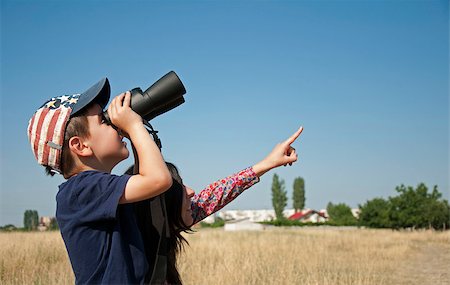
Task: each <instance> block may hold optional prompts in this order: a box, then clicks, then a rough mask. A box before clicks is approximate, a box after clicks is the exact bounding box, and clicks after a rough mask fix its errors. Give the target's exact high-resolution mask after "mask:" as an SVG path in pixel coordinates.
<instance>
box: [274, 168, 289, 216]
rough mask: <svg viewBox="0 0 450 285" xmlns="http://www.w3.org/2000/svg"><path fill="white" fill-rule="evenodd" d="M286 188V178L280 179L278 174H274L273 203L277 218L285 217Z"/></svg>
mask: <svg viewBox="0 0 450 285" xmlns="http://www.w3.org/2000/svg"><path fill="white" fill-rule="evenodd" d="M284 188H285V187H284V180H282V179H279V178H278V175H277V174H274V175H273V180H272V205H273V209H274V210H275V216H276V219H277V220H282V219H284V216H283V210H284V208H285V207H286V205H287V195H286V190H285V189H284Z"/></svg>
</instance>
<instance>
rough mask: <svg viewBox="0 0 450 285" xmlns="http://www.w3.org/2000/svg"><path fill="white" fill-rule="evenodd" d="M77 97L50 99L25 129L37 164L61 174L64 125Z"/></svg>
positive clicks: (76, 95)
mask: <svg viewBox="0 0 450 285" xmlns="http://www.w3.org/2000/svg"><path fill="white" fill-rule="evenodd" d="M79 96H80V94H74V95H70V96H67V95H64V96H60V97H55V98H52V99H50V100H49V101H48V102H46V103H45V104H44V105H42V107H41V108H39V109H38V110H37V111H36V113H35V114H34V115H33V117H31V119H30V121H29V123H28V129H27V133H28V139H29V140H30V144H31V149H32V151H33V154H34V156H35V158H36V159H37V161H38V163H39V164H41V165H44V166H50V167H51V168H52V169H54V170H56V171H58V172H61V153H62V146H63V143H64V134H65V131H66V125H67V122H68V121H69V118H70V113H71V112H72V107H73V106H74V105H75V104H76V102H77V101H78V97H79Z"/></svg>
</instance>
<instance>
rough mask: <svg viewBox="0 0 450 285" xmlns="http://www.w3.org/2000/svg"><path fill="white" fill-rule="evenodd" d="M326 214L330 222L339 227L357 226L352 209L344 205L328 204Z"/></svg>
mask: <svg viewBox="0 0 450 285" xmlns="http://www.w3.org/2000/svg"><path fill="white" fill-rule="evenodd" d="M327 212H328V216H329V219H330V222H332V223H334V224H336V225H341V226H352V225H356V224H357V220H356V218H355V217H354V216H353V214H352V209H351V208H350V207H349V206H347V205H346V204H344V203H340V204H336V205H334V204H333V203H331V202H330V203H328V205H327Z"/></svg>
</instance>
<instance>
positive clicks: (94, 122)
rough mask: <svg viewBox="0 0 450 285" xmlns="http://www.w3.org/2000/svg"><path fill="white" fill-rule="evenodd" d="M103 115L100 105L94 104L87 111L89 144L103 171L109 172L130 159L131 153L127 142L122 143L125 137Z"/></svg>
mask: <svg viewBox="0 0 450 285" xmlns="http://www.w3.org/2000/svg"><path fill="white" fill-rule="evenodd" d="M102 114H103V111H102V108H101V107H100V105H98V104H93V105H92V106H90V107H89V108H88V110H87V119H88V123H89V135H90V137H89V139H88V143H89V146H90V147H91V149H92V151H93V154H94V156H95V157H96V159H97V160H98V161H99V162H100V164H101V167H102V168H103V170H106V171H108V172H109V171H111V170H112V168H113V167H114V166H116V165H117V164H118V163H119V162H121V161H122V160H124V159H126V158H127V157H128V155H129V151H128V149H127V147H126V142H124V141H122V139H123V136H121V135H119V133H118V132H117V131H116V130H115V129H114V128H113V127H112V126H110V125H108V124H106V123H105V121H104V120H103V115H102Z"/></svg>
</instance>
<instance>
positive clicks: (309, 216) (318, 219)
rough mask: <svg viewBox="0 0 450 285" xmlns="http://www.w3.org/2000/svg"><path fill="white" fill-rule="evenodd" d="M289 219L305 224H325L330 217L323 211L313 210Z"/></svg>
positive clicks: (296, 214)
mask: <svg viewBox="0 0 450 285" xmlns="http://www.w3.org/2000/svg"><path fill="white" fill-rule="evenodd" d="M288 219H289V220H292V221H301V222H304V223H324V222H326V221H327V220H328V216H327V215H326V214H325V211H323V210H321V211H316V210H312V209H305V210H302V211H300V212H297V213H294V214H292V215H291V216H289V218H288Z"/></svg>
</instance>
